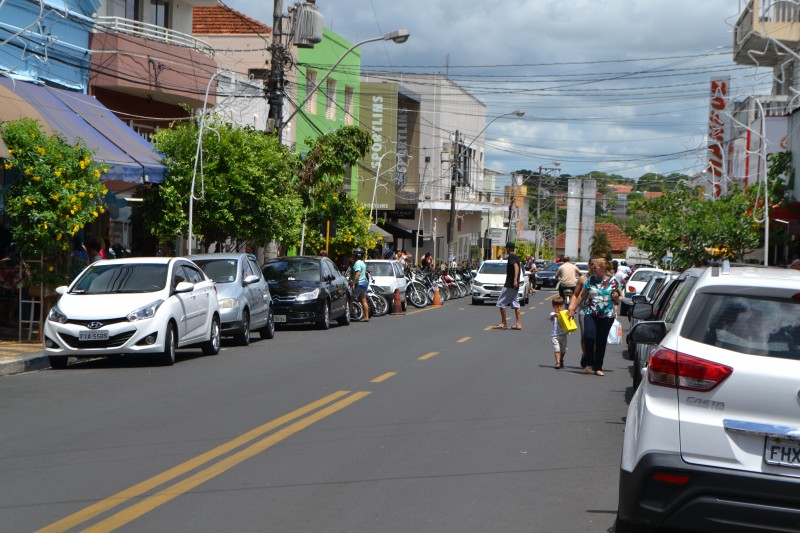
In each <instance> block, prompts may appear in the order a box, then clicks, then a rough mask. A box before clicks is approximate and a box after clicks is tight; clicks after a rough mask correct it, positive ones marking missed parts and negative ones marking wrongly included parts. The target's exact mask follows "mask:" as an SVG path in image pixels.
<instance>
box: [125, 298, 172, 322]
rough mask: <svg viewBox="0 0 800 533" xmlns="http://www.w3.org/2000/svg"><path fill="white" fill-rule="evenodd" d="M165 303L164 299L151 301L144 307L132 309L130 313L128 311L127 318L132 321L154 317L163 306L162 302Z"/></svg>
mask: <svg viewBox="0 0 800 533" xmlns="http://www.w3.org/2000/svg"><path fill="white" fill-rule="evenodd" d="M163 303H164V300H156V301H155V302H152V303H149V304H147V305H145V306H144V307H140V308H139V309H137V310H136V311H131V312H130V313H128V316H127V318H128V320H129V321H130V322H135V321H137V320H147V319H148V318H153V317H154V316H156V311H158V308H159V307H161V304H163Z"/></svg>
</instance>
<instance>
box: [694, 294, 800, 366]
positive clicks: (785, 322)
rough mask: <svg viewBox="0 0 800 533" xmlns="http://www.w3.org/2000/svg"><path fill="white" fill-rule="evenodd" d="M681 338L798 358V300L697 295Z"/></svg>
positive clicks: (799, 324) (758, 353) (737, 350)
mask: <svg viewBox="0 0 800 533" xmlns="http://www.w3.org/2000/svg"><path fill="white" fill-rule="evenodd" d="M681 336H683V337H686V338H689V339H692V340H694V341H697V342H702V343H703V344H708V345H711V346H717V347H719V348H724V349H726V350H731V351H734V352H738V353H743V354H749V355H760V356H766V357H777V358H781V359H800V300H796V299H790V298H786V299H780V298H764V297H760V296H743V295H731V294H713V293H698V294H697V295H696V297H695V299H694V301H693V302H692V307H691V309H690V310H689V314H688V315H687V316H686V320H685V322H684V326H683V329H682V330H681Z"/></svg>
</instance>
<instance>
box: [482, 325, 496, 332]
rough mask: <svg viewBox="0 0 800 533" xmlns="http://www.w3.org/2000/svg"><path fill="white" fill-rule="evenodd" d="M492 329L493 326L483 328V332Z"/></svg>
mask: <svg viewBox="0 0 800 533" xmlns="http://www.w3.org/2000/svg"><path fill="white" fill-rule="evenodd" d="M493 329H494V326H486V327H485V328H483V331H491V330H493Z"/></svg>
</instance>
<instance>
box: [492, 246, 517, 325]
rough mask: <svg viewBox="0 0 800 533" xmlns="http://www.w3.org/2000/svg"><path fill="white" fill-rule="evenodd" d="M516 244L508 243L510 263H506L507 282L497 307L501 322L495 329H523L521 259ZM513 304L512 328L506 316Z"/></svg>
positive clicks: (498, 299)
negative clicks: (521, 318) (518, 298)
mask: <svg viewBox="0 0 800 533" xmlns="http://www.w3.org/2000/svg"><path fill="white" fill-rule="evenodd" d="M515 249H516V245H515V244H514V243H513V242H508V243H506V253H507V254H508V264H507V265H506V282H505V285H504V286H503V290H502V291H500V296H498V297H497V307H499V308H500V323H499V324H497V325H496V326H494V329H514V330H520V329H522V322H521V321H520V309H519V302H518V301H517V296H518V293H519V271H520V266H521V265H520V261H519V257H517V255H516V254H515V253H514V250H515ZM508 306H511V308H512V309H514V316H515V323H514V325H513V326H511V328H509V327H508V320H507V318H506V307H508Z"/></svg>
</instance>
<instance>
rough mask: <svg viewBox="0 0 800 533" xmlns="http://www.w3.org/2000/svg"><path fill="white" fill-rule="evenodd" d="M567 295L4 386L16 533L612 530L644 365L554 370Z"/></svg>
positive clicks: (0, 497)
mask: <svg viewBox="0 0 800 533" xmlns="http://www.w3.org/2000/svg"><path fill="white" fill-rule="evenodd" d="M553 294H554V293H553V292H552V291H540V292H539V293H538V294H537V295H536V296H535V297H534V298H533V299H532V301H531V304H530V305H528V306H526V307H525V308H524V311H525V313H524V315H523V317H522V322H523V328H524V329H523V330H522V331H497V330H489V329H487V328H488V327H489V326H491V325H492V324H496V323H497V322H498V319H499V313H498V311H497V309H496V308H495V307H494V306H491V305H487V306H472V305H470V304H469V300H468V299H467V298H465V299H461V300H455V301H450V302H447V303H445V305H444V306H443V307H441V308H427V309H424V310H421V311H419V310H413V311H412V308H409V313H408V314H406V315H405V316H402V317H393V316H385V317H381V318H377V319H373V320H372V321H370V323H368V324H358V323H354V324H352V325H351V326H348V327H336V326H333V327H332V328H331V329H330V330H329V331H318V330H315V329H312V328H306V327H290V328H284V329H281V330H279V331H278V333H277V335H276V338H275V339H273V340H270V341H260V340H259V341H254V342H253V344H252V345H251V346H249V347H236V346H233V345H232V344H230V343H229V342H228V343H225V344H224V347H223V351H222V352H221V353H220V355H218V356H216V357H205V356H202V355H201V354H200V352H199V351H184V352H183V353H181V354H180V355H181V356H180V359H179V361H178V363H177V364H176V365H175V366H173V367H158V366H150V361H136V360H133V361H131V360H128V359H124V358H123V359H120V360H116V361H104V360H103V361H91V362H84V363H80V364H78V365H72V366H71V367H70V368H68V369H67V370H63V371H53V370H47V371H39V372H31V373H28V374H22V375H17V376H11V377H7V378H3V379H2V380H0V451H1V453H0V472H2V477H1V478H0V524H2V526H0V528H1V529H2V531H4V532H5V533H9V532H28V531H36V530H40V529H42V530H44V531H83V530H86V531H110V530H115V529H119V530H120V531H170V532H182V531H186V532H190V531H191V532H221V531H225V532H256V531H279V532H309V531H325V532H354V531H381V532H409V531H423V532H426V531H431V532H472V531H474V532H487V531H502V532H516V531H520V532H521V531H536V532H538V531H543V532H550V531H552V532H573V531H574V532H592V531H597V532H601V531H602V532H605V531H608V530H609V529H610V528H611V527H612V525H613V522H614V516H615V512H616V505H617V481H618V480H617V475H618V467H619V455H620V449H621V445H622V434H623V428H624V417H625V411H626V395H629V394H630V390H629V389H628V388H629V387H630V383H631V379H630V376H629V374H628V363H627V361H624V360H623V359H622V357H621V352H622V346H609V351H608V354H607V357H606V370H607V372H606V376H605V377H597V376H594V375H583V374H582V373H581V371H580V368H579V367H578V358H579V349H578V345H577V340H578V339H577V336H576V335H575V334H573V335H571V336H570V339H569V342H570V350H569V353H568V356H567V358H566V365H567V368H565V369H563V370H555V369H554V368H553V355H552V353H551V346H550V340H549V327H550V326H549V322H548V320H547V315H548V314H549V312H550V309H551V306H550V303H549V301H547V300H546V298H548V297H550V296H552V295H553Z"/></svg>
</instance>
